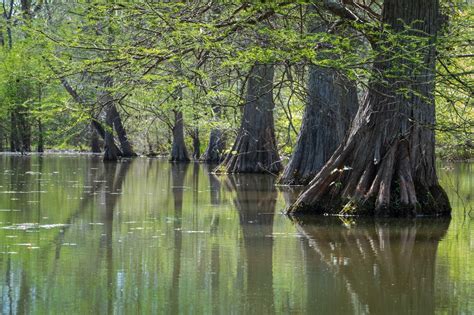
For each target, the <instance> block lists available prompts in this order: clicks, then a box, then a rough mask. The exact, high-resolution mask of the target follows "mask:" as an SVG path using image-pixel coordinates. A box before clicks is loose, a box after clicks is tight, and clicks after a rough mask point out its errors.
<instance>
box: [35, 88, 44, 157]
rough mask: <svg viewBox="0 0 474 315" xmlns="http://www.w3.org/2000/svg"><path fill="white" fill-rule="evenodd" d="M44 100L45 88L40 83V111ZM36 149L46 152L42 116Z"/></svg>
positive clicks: (39, 120) (39, 121) (39, 151)
mask: <svg viewBox="0 0 474 315" xmlns="http://www.w3.org/2000/svg"><path fill="white" fill-rule="evenodd" d="M42 100H43V90H42V88H41V85H39V86H38V102H39V107H38V110H39V111H40V113H41V106H42ZM36 151H37V152H38V153H43V152H44V135H43V122H42V121H41V117H40V118H38V146H37V148H36Z"/></svg>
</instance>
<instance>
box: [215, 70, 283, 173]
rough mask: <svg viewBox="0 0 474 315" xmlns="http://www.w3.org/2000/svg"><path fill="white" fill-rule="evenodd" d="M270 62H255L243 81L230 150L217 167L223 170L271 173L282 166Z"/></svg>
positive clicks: (276, 171) (272, 72)
mask: <svg viewBox="0 0 474 315" xmlns="http://www.w3.org/2000/svg"><path fill="white" fill-rule="evenodd" d="M273 74H274V66H273V65H268V64H255V65H254V66H253V68H252V70H251V73H250V77H249V80H248V82H247V85H248V86H247V99H246V104H245V107H244V113H243V116H242V122H241V125H240V129H239V132H238V134H237V138H236V140H235V143H234V146H233V147H232V151H231V153H230V154H228V155H227V157H226V158H225V160H224V161H223V162H222V164H221V165H220V166H219V167H218V170H222V171H224V172H227V173H272V174H277V173H279V172H280V171H281V170H282V165H281V161H280V156H279V155H278V151H277V146H276V138H275V127H274V122H273V109H274V107H275V104H274V103H273V93H272V92H273Z"/></svg>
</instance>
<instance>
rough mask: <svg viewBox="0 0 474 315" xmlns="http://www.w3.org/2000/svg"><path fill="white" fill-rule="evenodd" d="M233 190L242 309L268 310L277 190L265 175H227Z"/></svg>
mask: <svg viewBox="0 0 474 315" xmlns="http://www.w3.org/2000/svg"><path fill="white" fill-rule="evenodd" d="M226 185H227V187H228V188H229V189H230V190H232V191H235V199H234V204H235V207H236V209H237V211H238V213H239V222H240V226H241V228H242V234H243V242H244V247H245V257H246V269H247V270H246V274H247V277H246V279H245V282H246V291H245V299H246V300H245V302H244V303H243V305H244V307H245V309H244V310H245V313H247V314H271V313H273V312H274V303H273V269H272V266H273V261H272V260H273V238H272V237H271V235H272V232H273V218H274V216H275V205H276V199H277V195H278V194H277V190H276V189H275V177H273V176H269V175H228V179H227V181H226Z"/></svg>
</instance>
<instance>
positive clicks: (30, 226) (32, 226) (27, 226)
mask: <svg viewBox="0 0 474 315" xmlns="http://www.w3.org/2000/svg"><path fill="white" fill-rule="evenodd" d="M65 226H68V224H38V223H19V224H13V225H10V226H4V227H2V229H3V230H20V231H29V230H39V229H46V230H50V229H54V228H62V227H65Z"/></svg>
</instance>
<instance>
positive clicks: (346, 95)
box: [279, 66, 358, 185]
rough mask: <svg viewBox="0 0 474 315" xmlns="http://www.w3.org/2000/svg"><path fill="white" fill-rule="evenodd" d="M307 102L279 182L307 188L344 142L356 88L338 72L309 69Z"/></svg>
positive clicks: (354, 108) (355, 100) (351, 116)
mask: <svg viewBox="0 0 474 315" xmlns="http://www.w3.org/2000/svg"><path fill="white" fill-rule="evenodd" d="M308 91H309V92H308V100H307V103H306V108H305V112H304V116H303V122H302V125H301V129H300V132H299V134H298V139H297V142H296V146H295V148H294V150H293V154H292V156H291V159H290V161H289V162H288V164H287V166H286V167H285V170H284V171H283V174H282V176H281V178H280V180H279V182H280V184H284V185H307V184H308V183H309V182H310V181H311V179H313V178H314V176H315V175H316V174H317V173H318V172H319V171H320V170H321V168H322V167H323V165H324V163H326V161H327V160H329V158H330V157H331V155H332V154H333V153H334V151H335V150H336V149H337V147H338V145H339V144H341V142H342V141H343V139H344V136H345V134H346V132H347V130H348V129H349V126H350V122H351V121H352V118H353V117H354V115H355V113H356V111H357V107H358V101H357V87H356V85H355V84H354V82H351V81H349V80H348V79H347V78H344V77H343V75H342V74H339V73H338V72H337V71H335V70H332V69H327V68H322V67H318V66H310V74H309V82H308Z"/></svg>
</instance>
